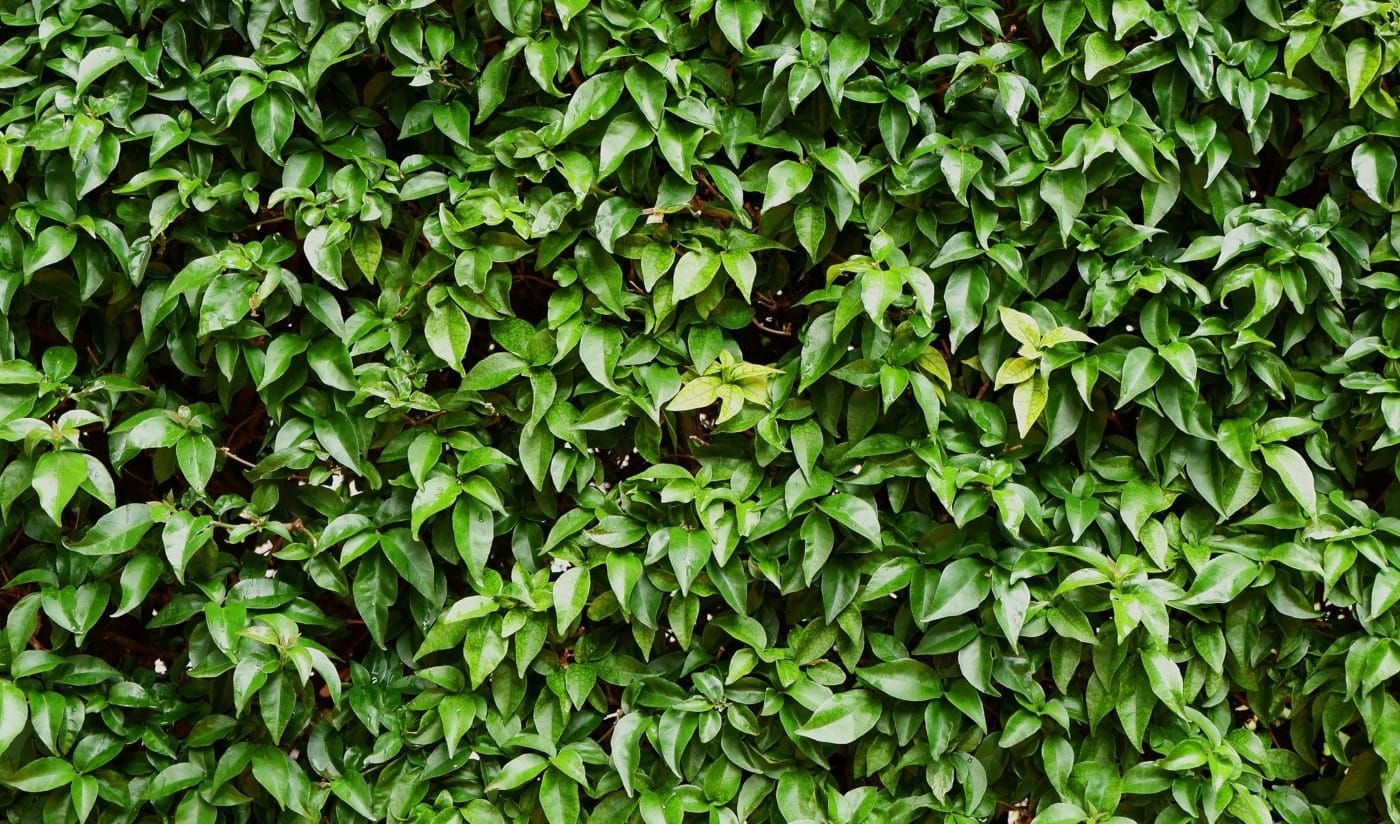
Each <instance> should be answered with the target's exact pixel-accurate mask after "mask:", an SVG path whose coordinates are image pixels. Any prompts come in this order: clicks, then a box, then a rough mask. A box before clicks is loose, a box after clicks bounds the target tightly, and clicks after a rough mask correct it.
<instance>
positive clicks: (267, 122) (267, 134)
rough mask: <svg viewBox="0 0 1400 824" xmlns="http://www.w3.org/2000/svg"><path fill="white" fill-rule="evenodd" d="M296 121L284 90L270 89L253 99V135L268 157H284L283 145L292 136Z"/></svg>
mask: <svg viewBox="0 0 1400 824" xmlns="http://www.w3.org/2000/svg"><path fill="white" fill-rule="evenodd" d="M295 123H296V114H295V112H294V111H293V110H292V102H291V100H289V99H288V98H287V95H286V94H285V93H284V92H281V91H278V90H276V89H269V90H268V91H267V92H266V93H265V94H264V95H263V96H262V97H259V98H258V99H257V100H255V101H253V136H254V138H255V139H256V140H257V143H258V146H259V147H261V148H262V150H263V152H265V153H266V154H267V156H268V157H271V158H281V157H282V147H283V146H285V145H287V140H288V138H290V137H291V136H292V126H293V125H295Z"/></svg>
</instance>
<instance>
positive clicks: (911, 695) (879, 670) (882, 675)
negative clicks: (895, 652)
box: [856, 658, 943, 701]
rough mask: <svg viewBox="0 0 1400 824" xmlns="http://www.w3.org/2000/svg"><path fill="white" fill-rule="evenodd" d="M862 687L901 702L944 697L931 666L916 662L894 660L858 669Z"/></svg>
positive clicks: (940, 683)
mask: <svg viewBox="0 0 1400 824" xmlns="http://www.w3.org/2000/svg"><path fill="white" fill-rule="evenodd" d="M856 677H857V678H858V679H860V682H861V683H862V684H865V685H867V686H869V687H872V688H874V689H877V690H879V691H880V692H883V693H884V694H886V695H888V696H890V697H891V698H898V699H899V700H901V701H932V700H934V699H936V698H940V697H942V695H943V684H942V682H941V681H940V680H939V678H938V675H937V673H935V672H934V671H933V668H932V667H930V666H929V665H927V664H924V663H921V662H919V661H915V660H913V659H909V658H906V659H903V660H900V661H890V662H888V663H885V664H876V665H874V666H870V667H861V668H860V669H858V670H856Z"/></svg>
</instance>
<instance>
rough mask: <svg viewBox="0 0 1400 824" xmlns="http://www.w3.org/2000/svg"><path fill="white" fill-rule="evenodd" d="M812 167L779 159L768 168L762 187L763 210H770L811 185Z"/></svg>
mask: <svg viewBox="0 0 1400 824" xmlns="http://www.w3.org/2000/svg"><path fill="white" fill-rule="evenodd" d="M812 177H813V172H812V167H811V166H809V165H807V164H805V163H798V162H797V161H795V160H780V161H778V162H777V163H775V164H773V166H772V168H770V169H769V170H768V182H767V183H766V184H765V185H764V187H763V211H765V212H771V211H772V210H774V209H776V208H778V207H779V206H781V205H783V204H784V203H787V202H788V201H790V200H792V199H793V198H794V197H797V196H798V195H800V194H802V193H803V192H805V191H807V187H808V186H810V185H812Z"/></svg>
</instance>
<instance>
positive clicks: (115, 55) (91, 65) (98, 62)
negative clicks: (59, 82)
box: [73, 46, 126, 94]
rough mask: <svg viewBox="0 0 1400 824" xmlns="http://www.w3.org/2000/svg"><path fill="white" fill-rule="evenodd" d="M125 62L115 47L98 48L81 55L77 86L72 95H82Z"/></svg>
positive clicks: (119, 50)
mask: <svg viewBox="0 0 1400 824" xmlns="http://www.w3.org/2000/svg"><path fill="white" fill-rule="evenodd" d="M124 62H126V56H125V55H124V54H123V53H122V50H121V49H119V48H117V47H116V46H98V47H97V48H95V49H93V50H92V51H89V52H88V53H87V54H84V55H83V59H82V60H80V61H79V62H78V77H77V85H76V86H75V87H74V89H73V93H74V94H82V93H83V92H85V91H87V89H88V87H89V86H91V85H92V84H93V83H95V82H97V80H98V78H100V77H101V76H102V75H104V74H106V73H107V72H109V71H111V70H112V69H115V68H116V67H117V66H120V65H121V64H122V63H124Z"/></svg>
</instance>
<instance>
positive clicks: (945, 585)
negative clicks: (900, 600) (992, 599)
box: [915, 558, 992, 623]
mask: <svg viewBox="0 0 1400 824" xmlns="http://www.w3.org/2000/svg"><path fill="white" fill-rule="evenodd" d="M991 591H992V580H991V578H990V577H988V576H987V571H986V569H985V567H984V566H983V564H982V563H981V562H980V561H978V560H977V559H975V558H959V559H958V560H956V561H953V562H952V563H950V564H948V566H946V567H944V568H943V570H942V571H941V572H940V573H939V575H938V586H937V587H936V588H935V590H934V592H933V594H932V597H931V599H930V600H929V601H928V603H926V604H921V605H919V607H918V611H917V614H916V616H915V617H917V618H918V619H919V620H920V621H922V622H925V623H928V622H932V621H938V620H941V619H943V618H950V617H952V616H955V615H963V614H965V613H968V612H971V611H972V610H974V609H977V607H979V606H980V605H981V604H982V602H983V601H985V600H986V599H987V596H988V595H989V594H991Z"/></svg>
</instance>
